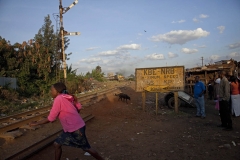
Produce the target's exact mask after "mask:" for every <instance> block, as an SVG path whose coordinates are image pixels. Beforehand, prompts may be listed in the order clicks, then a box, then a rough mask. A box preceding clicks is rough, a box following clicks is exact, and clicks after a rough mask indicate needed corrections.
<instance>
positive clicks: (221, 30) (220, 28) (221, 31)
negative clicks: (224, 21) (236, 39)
mask: <svg viewBox="0 0 240 160" xmlns="http://www.w3.org/2000/svg"><path fill="white" fill-rule="evenodd" d="M217 29H218V30H219V33H221V34H222V33H223V31H224V30H225V26H218V27H217Z"/></svg>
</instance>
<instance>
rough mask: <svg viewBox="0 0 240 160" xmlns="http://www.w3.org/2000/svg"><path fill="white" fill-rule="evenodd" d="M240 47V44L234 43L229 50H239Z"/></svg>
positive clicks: (229, 46)
mask: <svg viewBox="0 0 240 160" xmlns="http://www.w3.org/2000/svg"><path fill="white" fill-rule="evenodd" d="M239 47H240V42H237V43H233V44H229V45H228V48H229V49H235V48H239Z"/></svg>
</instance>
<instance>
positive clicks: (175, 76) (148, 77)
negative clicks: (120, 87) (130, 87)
mask: <svg viewBox="0 0 240 160" xmlns="http://www.w3.org/2000/svg"><path fill="white" fill-rule="evenodd" d="M184 74H185V73H184V66H173V67H157V68H136V69H135V76H136V91H137V92H142V91H149V92H169V91H180V90H184V85H185V80H184V77H185V76H184Z"/></svg>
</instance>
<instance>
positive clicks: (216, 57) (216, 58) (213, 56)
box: [209, 55, 220, 61]
mask: <svg viewBox="0 0 240 160" xmlns="http://www.w3.org/2000/svg"><path fill="white" fill-rule="evenodd" d="M219 57H220V56H219V55H211V56H210V57H209V60H213V61H216V60H218V59H219Z"/></svg>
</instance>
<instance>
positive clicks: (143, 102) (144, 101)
mask: <svg viewBox="0 0 240 160" xmlns="http://www.w3.org/2000/svg"><path fill="white" fill-rule="evenodd" d="M145 104H146V92H145V91H143V92H142V108H143V111H145Z"/></svg>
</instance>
